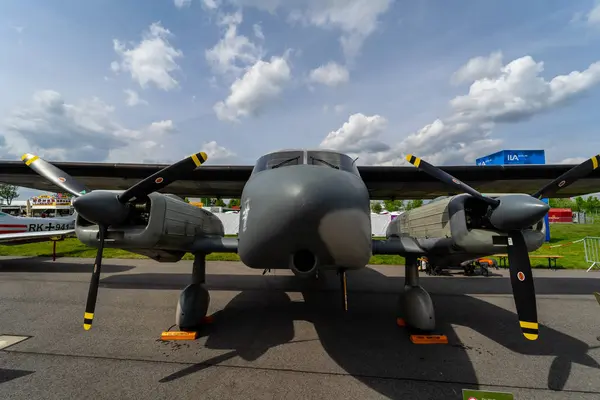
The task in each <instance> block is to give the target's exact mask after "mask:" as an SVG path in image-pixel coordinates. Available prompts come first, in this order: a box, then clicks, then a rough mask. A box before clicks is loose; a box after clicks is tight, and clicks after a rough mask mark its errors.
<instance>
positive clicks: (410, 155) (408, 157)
mask: <svg viewBox="0 0 600 400" xmlns="http://www.w3.org/2000/svg"><path fill="white" fill-rule="evenodd" d="M411 158H412V154H407V155H406V161H408V162H410V159H411Z"/></svg>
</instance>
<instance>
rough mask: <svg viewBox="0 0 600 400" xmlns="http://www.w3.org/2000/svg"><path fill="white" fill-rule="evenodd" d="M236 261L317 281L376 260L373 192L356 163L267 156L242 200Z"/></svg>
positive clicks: (333, 156)
mask: <svg viewBox="0 0 600 400" xmlns="http://www.w3.org/2000/svg"><path fill="white" fill-rule="evenodd" d="M238 240H239V242H238V243H239V244H238V254H239V256H240V258H241V260H242V262H243V263H244V264H245V265H247V266H249V267H250V268H258V269H287V268H290V269H292V271H293V272H294V273H295V274H297V275H312V274H314V273H315V271H317V270H319V269H324V268H340V267H341V268H347V269H357V268H362V267H364V266H365V265H366V264H367V263H368V261H369V258H370V257H371V247H372V242H371V211H370V199H369V193H368V190H367V188H366V186H365V184H364V182H363V181H362V179H361V177H360V174H359V173H358V169H357V168H356V166H355V165H354V162H353V160H352V159H351V158H350V157H348V156H347V155H345V154H340V153H336V152H331V151H319V150H316V151H310V150H308V151H304V150H291V151H281V152H276V153H270V154H267V155H265V156H263V157H261V158H260V159H259V160H258V162H257V164H256V166H255V168H254V171H253V173H252V176H251V177H250V179H249V180H248V182H247V183H246V186H245V187H244V190H243V192H242V197H241V211H240V225H239V234H238Z"/></svg>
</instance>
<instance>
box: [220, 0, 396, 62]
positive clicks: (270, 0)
mask: <svg viewBox="0 0 600 400" xmlns="http://www.w3.org/2000/svg"><path fill="white" fill-rule="evenodd" d="M228 1H229V3H231V4H233V5H235V6H238V7H254V8H258V9H260V10H264V11H267V12H269V13H272V14H273V13H275V11H277V10H278V9H279V8H282V9H286V11H287V12H288V20H289V21H290V22H301V23H303V24H305V25H312V26H316V27H319V28H323V29H337V30H339V31H341V33H342V35H341V37H340V43H341V45H342V49H343V51H344V54H345V56H346V58H347V59H348V60H352V59H354V58H355V57H356V56H357V55H358V54H359V52H360V49H361V47H362V46H363V43H364V41H365V39H367V38H368V37H369V36H370V35H371V34H372V33H373V32H375V30H376V29H377V25H378V23H379V17H380V16H381V15H383V14H385V13H386V12H387V11H388V10H389V8H390V5H391V4H392V2H393V0H297V1H284V0H228Z"/></svg>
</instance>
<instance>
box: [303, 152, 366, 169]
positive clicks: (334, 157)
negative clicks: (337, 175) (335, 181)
mask: <svg viewBox="0 0 600 400" xmlns="http://www.w3.org/2000/svg"><path fill="white" fill-rule="evenodd" d="M306 155H307V161H308V164H312V165H325V166H328V167H331V168H335V169H341V170H342V171H346V172H350V173H352V174H355V175H359V173H358V168H356V163H355V162H354V161H355V160H353V159H352V158H350V157H349V156H347V155H346V154H342V153H336V152H333V151H325V150H323V151H310V150H309V151H307V152H306Z"/></svg>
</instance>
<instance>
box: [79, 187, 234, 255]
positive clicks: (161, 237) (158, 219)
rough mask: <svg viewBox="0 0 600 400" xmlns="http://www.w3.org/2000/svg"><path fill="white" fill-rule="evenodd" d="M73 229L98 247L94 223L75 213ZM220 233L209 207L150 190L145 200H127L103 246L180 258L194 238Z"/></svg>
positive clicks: (220, 228)
mask: <svg viewBox="0 0 600 400" xmlns="http://www.w3.org/2000/svg"><path fill="white" fill-rule="evenodd" d="M75 233H76V235H77V238H78V239H79V240H80V241H81V242H82V243H84V244H86V245H88V246H92V247H98V245H99V239H98V225H95V224H92V223H90V222H89V221H87V220H85V219H84V218H83V217H81V216H78V217H77V220H76V222H75ZM224 235H225V229H224V227H223V223H222V222H221V220H220V219H219V218H218V217H217V216H216V215H214V214H213V213H211V212H210V211H207V210H204V209H202V208H199V207H196V206H192V205H190V204H188V203H186V202H184V201H183V200H182V199H180V198H178V197H176V196H173V195H164V194H161V193H152V194H150V195H149V196H148V199H146V200H145V201H141V202H136V203H133V204H131V207H130V213H129V216H128V218H127V220H126V221H125V222H124V223H122V224H120V225H115V226H110V227H109V229H108V232H107V235H106V238H105V247H112V248H121V249H125V250H129V251H131V252H134V253H138V254H142V255H145V256H148V257H150V258H153V259H155V260H157V261H169V262H171V261H178V260H180V259H181V257H183V256H184V255H185V253H186V252H187V251H190V249H191V248H192V244H193V243H194V241H195V240H197V239H198V238H200V237H211V236H213V237H214V236H218V237H223V236H224Z"/></svg>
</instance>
